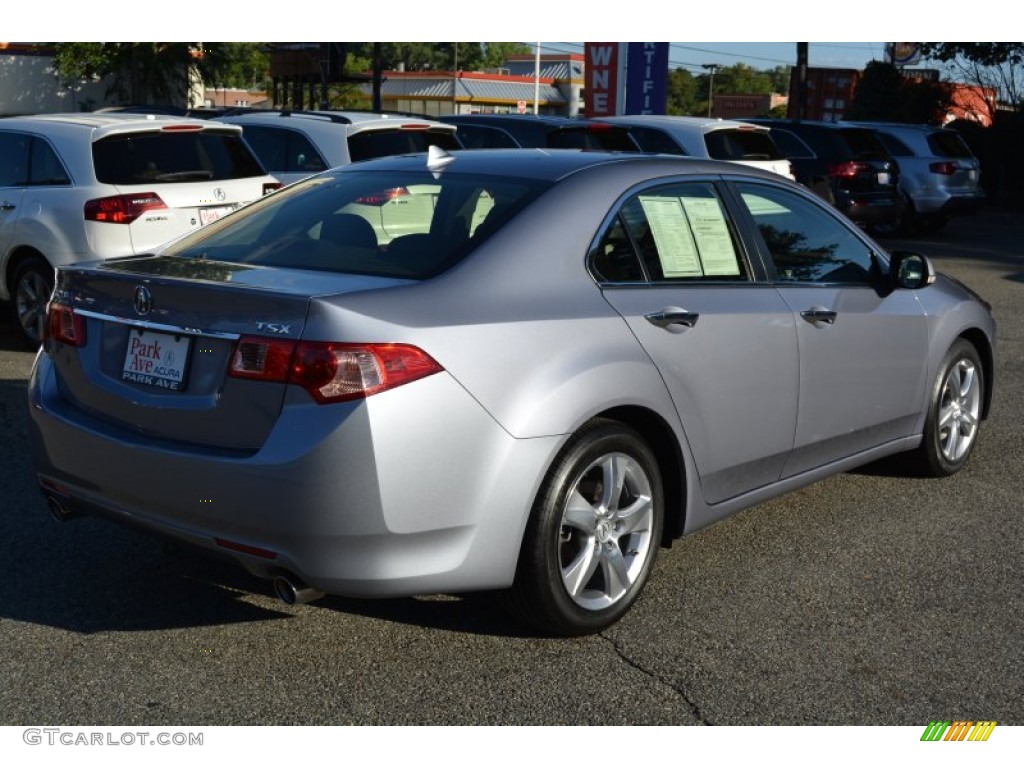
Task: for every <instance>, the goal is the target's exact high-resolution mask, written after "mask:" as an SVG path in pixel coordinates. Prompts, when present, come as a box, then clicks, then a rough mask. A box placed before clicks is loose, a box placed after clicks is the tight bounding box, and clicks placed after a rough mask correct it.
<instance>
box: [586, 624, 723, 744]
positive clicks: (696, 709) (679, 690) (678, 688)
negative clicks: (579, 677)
mask: <svg viewBox="0 0 1024 768" xmlns="http://www.w3.org/2000/svg"><path fill="white" fill-rule="evenodd" d="M597 635H598V637H600V638H601V639H602V640H606V641H607V642H609V643H611V646H612V648H614V649H615V653H616V655H618V657H619V658H620V659H622V660H623V661H624V662H626V664H628V665H629V666H631V667H632V668H633V669H635V670H636V671H637V672H641V673H642V674H645V675H647V676H648V677H649V678H651V679H652V680H654V681H656V682H658V683H660V684H661V685H663V686H665V687H666V688H669V689H671V690H672V691H674V692H675V693H676V694H677V695H678V696H679V698H681V699H682V700H683V701H684V702H686V706H687V708H689V710H690V712H691V713H692V714H693V717H694V718H695V719H696V720H697V722H699V723H700V724H701V725H714V723H713V722H712V721H710V720H708V719H707V718H706V717H705V716H704V713H703V712H702V711H701V708H700V705H699V704H698V703H697V702H696V701H694V700H693V699H692V698H691V697H690V695H689V694H688V693H687V691H686V688H685V686H682V685H677V684H676V683H673V682H670V681H669V680H666V679H665V678H664V677H662V676H661V675H659V674H658V673H657V672H655V671H654V670H652V669H648V668H647V667H645V666H644V665H643V664H641V663H640V662H639V661H637V660H636V659H633V658H632V657H630V655H629V654H628V653H626V650H625V648H624V647H623V644H622V643H621V642H620V641H618V640H616V639H615V638H613V637H609V636H608V635H606V634H605V633H604V632H598V633H597ZM680 660H681V661H688V660H687V659H680Z"/></svg>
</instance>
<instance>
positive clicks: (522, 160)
mask: <svg viewBox="0 0 1024 768" xmlns="http://www.w3.org/2000/svg"><path fill="white" fill-rule="evenodd" d="M447 154H448V155H450V156H451V157H453V158H454V161H453V162H451V163H450V164H449V165H447V166H446V168H445V169H443V170H441V171H440V172H441V173H445V172H458V173H468V174H472V173H479V174H486V175H501V176H508V177H516V178H524V179H537V180H546V181H552V182H554V181H559V180H561V179H564V178H565V177H567V176H570V175H572V174H574V173H577V172H580V171H583V170H587V169H591V168H597V167H612V166H617V167H619V168H621V169H623V170H626V169H630V168H631V169H634V171H637V172H640V173H641V174H642V173H643V172H644V171H645V170H646V171H647V172H648V173H649V175H650V176H651V177H657V176H660V175H666V176H669V175H674V174H729V175H736V174H740V175H746V176H751V177H757V178H762V179H770V180H772V181H778V180H780V178H781V177H780V176H779V175H778V174H777V173H773V172H771V171H765V170H761V169H759V168H751V167H748V166H743V165H738V164H737V163H731V162H727V161H723V160H706V159H703V158H695V157H684V156H681V155H655V154H644V153H639V152H603V151H599V150H587V151H582V150H578V149H543V148H540V149H535V148H530V149H525V148H524V149H472V150H455V151H452V152H450V153H447ZM426 163H427V154H426V153H418V154H412V155H393V156H390V157H381V158H376V159H374V160H364V161H362V162H360V163H356V164H353V165H349V166H345V167H344V169H343V170H344V172H358V171H410V170H420V169H422V170H427V164H426Z"/></svg>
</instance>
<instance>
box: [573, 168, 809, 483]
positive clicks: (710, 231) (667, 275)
mask: <svg viewBox="0 0 1024 768" xmlns="http://www.w3.org/2000/svg"><path fill="white" fill-rule="evenodd" d="M591 268H592V270H593V271H594V273H595V276H596V277H597V279H598V280H599V281H600V283H601V286H602V291H603V293H604V297H605V299H606V300H607V301H608V302H609V304H611V305H612V306H613V307H614V308H615V309H616V310H617V311H618V312H619V313H620V314H621V315H622V317H623V318H624V319H625V321H626V322H627V323H628V325H629V327H630V329H631V330H632V331H633V333H634V335H635V336H636V338H637V339H638V341H639V342H640V344H641V345H643V347H644V349H645V350H646V351H647V354H648V355H650V357H651V359H652V360H653V361H654V363H655V365H656V366H657V367H658V370H659V371H660V372H661V375H662V378H663V379H664V381H665V384H666V386H667V387H668V390H669V392H670V393H671V396H672V399H673V401H674V403H675V406H676V410H677V412H678V414H679V418H680V420H681V422H682V424H683V427H684V429H685V431H686V435H687V438H688V441H689V444H690V448H691V450H692V454H693V457H694V461H695V462H696V465H697V469H698V472H699V473H700V476H701V487H702V490H703V493H704V497H705V499H706V500H707V501H708V502H709V503H715V502H719V501H722V500H724V499H727V498H730V497H733V496H736V495H739V494H741V493H743V492H745V491H749V490H751V489H754V488H757V487H760V486H763V485H766V484H768V483H771V482H773V481H775V480H777V479H778V478H779V476H780V474H781V472H782V468H783V466H784V464H785V462H786V460H787V458H788V457H789V454H790V451H791V449H792V447H793V433H794V428H795V425H796V419H797V402H798V395H799V371H800V365H799V360H798V358H797V336H796V329H795V328H794V325H795V322H794V318H793V313H792V312H791V311H790V309H789V307H788V306H787V304H786V302H785V301H784V300H783V299H782V297H781V296H780V295H779V293H778V292H777V291H776V290H775V289H774V288H773V287H772V286H771V285H769V284H766V283H764V282H763V281H761V280H758V279H757V276H758V274H759V272H760V267H759V266H758V264H757V263H756V260H754V261H752V260H750V259H749V258H748V255H747V253H746V252H745V250H744V249H743V247H742V245H741V242H740V240H739V238H738V236H737V232H736V230H735V228H734V226H733V223H732V222H731V221H730V219H729V217H728V216H727V214H726V209H725V206H724V205H723V204H722V200H721V197H720V195H719V192H718V190H717V188H716V186H715V185H714V184H713V183H712V182H709V181H694V182H689V181H688V182H681V183H675V184H665V185H659V186H656V187H651V188H647V189H644V190H642V191H639V192H637V193H636V194H634V195H633V196H632V197H630V198H629V199H628V200H627V201H626V202H625V203H624V204H623V205H622V206H621V208H620V209H619V211H617V215H616V216H615V218H614V219H613V220H612V221H611V223H610V224H609V225H608V227H607V230H606V232H605V234H604V236H603V238H602V239H601V240H600V242H599V244H598V246H597V248H596V250H595V251H594V252H593V253H592V254H591Z"/></svg>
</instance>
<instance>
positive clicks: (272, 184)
mask: <svg viewBox="0 0 1024 768" xmlns="http://www.w3.org/2000/svg"><path fill="white" fill-rule="evenodd" d="M283 186H284V185H283V184H282V183H281V182H279V181H268V182H266V183H265V184H264V185H263V194H264V195H269V194H270V193H271V192H276V191H277V190H279V189H280V188H281V187H283Z"/></svg>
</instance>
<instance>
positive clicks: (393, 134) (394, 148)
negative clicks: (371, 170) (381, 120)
mask: <svg viewBox="0 0 1024 768" xmlns="http://www.w3.org/2000/svg"><path fill="white" fill-rule="evenodd" d="M432 146H436V147H440V148H441V149H460V148H461V147H460V145H459V140H458V139H456V138H455V134H454V133H452V132H449V131H410V130H400V129H397V128H396V129H393V130H388V131H363V132H362V133H355V134H353V135H351V136H349V137H348V155H349V159H351V160H352V162H353V163H356V162H359V161H360V160H371V159H373V158H375V157H390V156H391V155H406V154H409V153H411V152H426V151H427V149H429V148H430V147H432Z"/></svg>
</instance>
